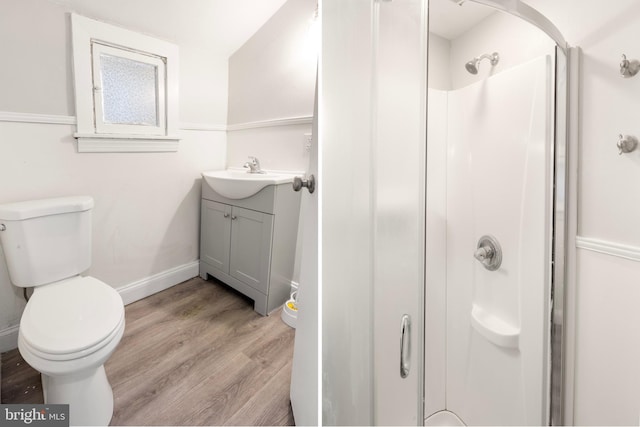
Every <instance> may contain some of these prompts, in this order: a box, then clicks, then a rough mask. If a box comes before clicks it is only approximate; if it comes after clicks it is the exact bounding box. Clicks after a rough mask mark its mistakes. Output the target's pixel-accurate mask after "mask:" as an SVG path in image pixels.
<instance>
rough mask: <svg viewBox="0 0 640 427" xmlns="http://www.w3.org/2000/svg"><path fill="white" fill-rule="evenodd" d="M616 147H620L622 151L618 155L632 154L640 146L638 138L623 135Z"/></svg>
mask: <svg viewBox="0 0 640 427" xmlns="http://www.w3.org/2000/svg"><path fill="white" fill-rule="evenodd" d="M616 145H617V146H618V150H620V152H619V153H618V154H620V155H621V154H622V153H631V152H632V151H633V150H635V149H636V147H637V146H638V138H636V137H635V136H632V135H624V136H623V135H622V134H621V135H620V136H619V139H618V143H617V144H616Z"/></svg>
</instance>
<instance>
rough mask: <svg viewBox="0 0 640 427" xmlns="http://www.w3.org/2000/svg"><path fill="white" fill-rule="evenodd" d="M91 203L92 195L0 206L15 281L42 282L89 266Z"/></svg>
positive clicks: (2, 238) (1, 232)
mask: <svg viewBox="0 0 640 427" xmlns="http://www.w3.org/2000/svg"><path fill="white" fill-rule="evenodd" d="M91 208H93V199H92V198H91V197H88V196H78V197H63V198H56V199H42V200H31V201H26V202H18V203H8V204H4V205H0V243H1V244H2V250H3V252H4V257H5V259H6V261H7V267H8V269H9V276H10V277H11V282H13V284H14V285H16V286H20V287H31V286H39V285H44V284H47V283H52V282H56V281H58V280H62V279H65V278H67V277H72V276H75V275H78V274H80V273H82V272H83V271H85V270H87V269H88V268H89V266H90V265H91Z"/></svg>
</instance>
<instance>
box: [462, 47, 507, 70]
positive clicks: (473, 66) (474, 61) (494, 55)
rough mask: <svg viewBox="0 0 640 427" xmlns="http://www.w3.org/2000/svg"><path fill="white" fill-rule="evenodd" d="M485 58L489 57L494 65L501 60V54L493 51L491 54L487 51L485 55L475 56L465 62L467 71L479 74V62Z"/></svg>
mask: <svg viewBox="0 0 640 427" xmlns="http://www.w3.org/2000/svg"><path fill="white" fill-rule="evenodd" d="M485 58H486V59H488V60H489V61H490V62H491V65H492V66H493V65H497V64H498V61H499V60H500V55H498V52H493V53H492V54H491V55H489V54H488V53H485V54H484V55H482V56H477V57H475V58H473V59H472V60H471V61H469V62H467V63H466V64H464V68H466V69H467V71H468V72H470V73H471V74H478V64H479V63H480V61H482V60H483V59H485Z"/></svg>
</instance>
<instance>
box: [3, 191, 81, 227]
mask: <svg viewBox="0 0 640 427" xmlns="http://www.w3.org/2000/svg"><path fill="white" fill-rule="evenodd" d="M91 208H93V198H91V197H90V196H74V197H57V198H53V199H40V200H28V201H25V202H16V203H6V204H3V205H0V220H7V221H20V220H23V219H29V218H36V217H40V216H47V215H57V214H63V213H69V212H82V211H87V210H89V209H91Z"/></svg>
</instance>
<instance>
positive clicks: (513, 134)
mask: <svg viewBox="0 0 640 427" xmlns="http://www.w3.org/2000/svg"><path fill="white" fill-rule="evenodd" d="M552 68H553V63H552V59H551V57H550V56H543V57H540V58H538V59H535V60H533V61H530V62H528V63H526V64H523V65H520V66H517V67H514V68H512V69H510V70H508V71H505V72H503V73H500V74H498V75H496V76H493V77H491V78H488V79H486V80H484V81H482V82H478V83H475V84H472V85H469V86H467V87H465V88H463V89H459V90H456V91H450V92H444V91H438V90H433V89H431V90H429V93H428V95H429V116H428V117H429V134H428V138H429V140H428V141H429V143H428V153H427V195H428V196H427V197H428V202H427V247H426V257H427V258H426V259H427V264H426V271H427V276H426V281H427V290H426V301H427V309H426V334H427V340H426V347H425V359H426V371H425V372H426V374H425V375H426V386H425V415H427V416H428V415H430V414H433V413H435V412H437V411H438V410H443V409H447V410H449V411H451V412H454V413H455V414H456V415H458V416H459V417H460V418H461V419H462V420H463V421H464V422H465V423H467V424H471V425H527V424H528V425H542V424H545V423H546V413H547V386H546V384H547V381H546V378H547V376H548V363H547V362H548V359H547V358H548V356H547V355H548V346H547V342H548V328H549V306H550V304H549V300H550V296H549V283H550V259H551V249H550V248H551V223H550V220H549V218H550V217H551V216H550V212H551V206H552V195H553V192H552V176H553V174H552V171H551V165H552V152H551V144H552V134H551V132H552V126H551V124H552V117H553V108H552V102H553V97H552V88H553V84H552V83H553V80H552V72H551V70H552ZM483 235H493V236H494V237H496V238H497V240H498V241H499V243H500V245H501V247H502V251H503V261H502V265H501V267H500V268H499V269H498V270H496V271H489V270H487V269H485V268H484V267H483V265H482V264H481V263H480V262H478V261H477V260H476V259H475V258H474V256H473V254H474V252H475V250H476V246H477V241H478V239H479V238H480V237H481V236H483Z"/></svg>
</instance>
